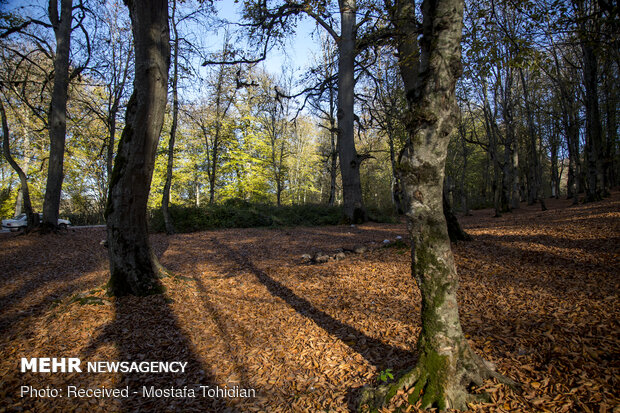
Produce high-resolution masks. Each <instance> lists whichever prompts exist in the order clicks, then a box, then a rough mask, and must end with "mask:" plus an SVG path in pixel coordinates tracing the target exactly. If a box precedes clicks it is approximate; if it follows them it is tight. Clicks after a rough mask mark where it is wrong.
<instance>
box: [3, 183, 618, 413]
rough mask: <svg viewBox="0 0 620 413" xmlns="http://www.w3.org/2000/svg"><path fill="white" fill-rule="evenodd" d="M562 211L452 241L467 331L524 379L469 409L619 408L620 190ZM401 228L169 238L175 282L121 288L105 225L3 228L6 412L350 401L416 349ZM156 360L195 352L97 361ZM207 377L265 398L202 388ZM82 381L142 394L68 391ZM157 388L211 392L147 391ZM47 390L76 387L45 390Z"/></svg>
mask: <svg viewBox="0 0 620 413" xmlns="http://www.w3.org/2000/svg"><path fill="white" fill-rule="evenodd" d="M547 206H548V207H549V210H548V211H545V212H541V211H540V210H539V207H538V206H531V207H526V206H523V207H522V208H521V209H520V210H518V211H516V212H514V213H511V214H505V215H504V216H503V217H501V218H492V217H491V215H492V212H491V211H490V210H482V211H474V213H473V216H469V217H463V218H462V223H463V225H464V227H465V229H466V230H467V231H468V232H469V233H470V234H471V235H472V236H473V241H471V242H465V243H459V244H458V245H453V247H454V253H455V256H456V262H457V265H458V270H459V274H460V278H461V285H460V290H459V298H460V312H461V322H462V325H463V329H464V331H465V333H466V335H467V337H468V338H469V340H470V343H471V345H472V346H473V348H474V349H475V350H476V352H477V353H478V354H480V355H482V356H483V357H484V358H486V359H487V360H489V361H491V362H492V363H494V364H495V366H496V368H497V370H498V371H500V372H501V373H503V374H505V375H507V376H509V377H511V378H513V379H514V380H517V381H519V382H521V383H522V384H523V391H522V393H521V394H517V393H514V392H512V391H511V390H509V389H508V388H506V387H504V386H503V385H501V384H497V383H495V382H493V381H488V382H487V383H486V384H485V386H484V387H483V388H482V390H484V391H486V392H488V393H490V395H491V396H492V402H491V403H486V404H477V405H471V408H472V410H474V411H488V412H505V411H526V412H530V411H553V412H573V411H585V412H597V413H598V412H600V413H604V412H612V411H613V412H619V411H620V407H618V406H619V405H620V394H619V391H620V305H619V297H618V292H619V291H620V288H619V287H620V285H619V284H620V277H619V276H620V193H618V192H614V194H613V196H612V197H611V198H608V199H605V200H604V201H602V202H598V203H593V204H586V205H583V204H581V205H577V206H570V202H569V201H565V200H547ZM397 235H400V236H403V237H405V236H406V228H405V224H367V225H360V226H358V227H349V226H333V227H314V228H290V229H235V230H223V231H211V232H199V233H193V234H182V235H174V236H165V235H161V234H158V235H153V237H152V242H153V245H154V249H155V251H156V253H157V254H158V256H160V257H161V262H162V264H164V266H166V267H167V268H168V269H169V270H171V271H172V272H173V273H174V274H175V277H170V278H164V279H163V280H162V282H163V284H164V285H165V286H166V287H167V291H166V293H165V294H163V295H157V296H151V297H146V298H136V297H126V298H120V299H111V298H109V297H107V296H106V295H105V294H104V289H103V286H104V284H105V282H106V281H107V278H108V273H107V265H108V264H107V260H106V250H105V249H104V248H103V247H102V246H101V245H100V241H101V240H102V239H103V238H104V237H105V232H104V229H101V228H93V229H79V230H74V231H69V232H68V233H62V234H56V235H47V236H40V235H25V236H23V235H18V234H1V235H0V412H2V411H20V410H22V411H37V412H48V411H89V412H90V411H145V412H146V411H148V412H151V411H232V412H253V411H264V412H278V411H283V412H301V411H308V412H319V411H334V412H338V411H349V409H351V408H352V406H353V400H354V399H355V397H356V396H357V395H358V394H359V389H360V388H361V387H362V386H364V385H366V384H369V383H376V382H377V380H378V377H379V376H380V372H382V371H385V370H386V369H391V370H392V371H393V372H394V374H396V372H398V371H400V370H402V369H405V368H407V367H410V366H412V365H413V364H414V363H415V360H416V352H415V344H416V338H417V335H418V333H419V331H420V321H419V315H420V294H419V290H418V288H417V287H416V286H415V284H414V281H413V280H412V279H411V276H410V253H409V251H408V249H407V248H405V247H402V246H398V244H396V245H395V246H392V247H382V246H381V245H382V241H383V240H384V239H390V240H394V239H395V237H396V236H397ZM373 243H374V244H373ZM356 245H364V246H367V247H370V248H369V251H367V252H365V253H361V254H347V255H346V257H345V258H343V259H341V260H331V261H329V262H326V263H323V264H312V263H307V262H304V261H303V260H302V258H301V256H302V254H304V253H310V254H311V253H314V252H317V251H318V250H321V251H323V252H326V253H330V254H331V253H335V252H336V251H337V250H338V249H339V248H353V247H354V246H356ZM22 357H26V358H31V357H57V358H60V357H77V358H80V359H81V360H82V364H81V366H82V369H83V371H84V372H83V373H61V372H59V373H30V372H28V373H21V372H20V359H21V358H22ZM144 360H146V361H180V362H187V363H188V364H187V367H186V370H185V372H184V373H183V374H174V373H87V372H85V369H86V363H87V362H92V361H106V362H111V361H129V362H132V361H144ZM201 385H202V386H209V388H210V389H215V388H216V386H219V387H220V389H224V388H227V389H228V390H232V391H233V392H235V391H238V393H237V395H239V396H242V395H243V394H242V392H241V390H242V389H253V390H254V391H255V397H246V398H244V397H231V398H224V397H208V396H209V394H208V391H207V394H206V397H202V392H201V389H200V388H199V387H198V386H201ZM22 386H27V387H25V388H24V387H22ZM68 386H76V387H77V388H83V389H96V388H102V387H105V388H107V389H112V388H125V387H126V386H129V391H130V392H131V393H130V394H129V397H119V398H92V397H91V398H88V397H84V398H70V397H67V396H68V393H67V389H68ZM151 386H153V387H154V388H159V389H170V388H173V387H174V388H175V389H179V391H183V389H184V387H185V388H187V389H197V391H196V393H195V397H186V398H184V397H159V398H157V397H144V396H145V394H143V393H142V391H143V387H145V388H146V390H147V393H148V391H150V390H149V389H151ZM46 388H49V389H58V390H59V394H60V395H61V396H64V397H30V396H29V395H30V394H33V393H32V392H33V390H32V389H46ZM203 389H207V387H203ZM22 391H24V392H25V394H24V397H20V392H22ZM134 391H135V392H138V393H137V394H133V392H134ZM185 394H186V395H187V394H188V393H185ZM40 395H41V394H40ZM146 396H148V394H146ZM216 396H217V395H216ZM219 396H221V393H220V395H219ZM399 400H400V401H399V402H398V403H400V402H402V401H403V400H404V397H401V398H400V399H399ZM410 409H411V410H412V411H415V408H413V407H410Z"/></svg>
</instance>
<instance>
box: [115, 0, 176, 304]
mask: <svg viewBox="0 0 620 413" xmlns="http://www.w3.org/2000/svg"><path fill="white" fill-rule="evenodd" d="M125 2H126V3H127V4H128V6H129V14H130V17H131V22H132V30H133V36H134V45H135V52H136V53H135V71H136V73H135V78H134V92H133V94H132V96H131V99H130V101H129V105H128V106H127V115H126V125H125V128H124V129H123V133H122V135H121V139H120V142H119V148H118V154H117V155H116V159H115V161H114V170H113V172H112V179H111V180H110V190H109V196H108V204H107V207H106V219H107V229H108V253H109V257H110V283H109V288H110V290H111V292H112V293H113V294H114V295H117V296H121V295H127V294H134V295H148V294H155V293H158V292H160V291H161V289H162V287H161V284H160V283H159V282H158V280H157V278H158V275H160V273H161V272H162V271H163V268H162V267H161V266H160V265H159V262H158V261H157V258H156V257H155V255H154V254H153V252H152V250H151V246H150V244H149V238H148V228H147V219H146V206H147V201H148V196H149V190H150V187H151V179H152V177H153V168H154V164H155V155H156V152H157V144H158V142H159V135H160V133H161V129H162V124H163V120H164V113H165V111H166V99H167V93H168V68H169V66H170V43H169V37H170V33H169V27H168V7H167V2H166V0H125Z"/></svg>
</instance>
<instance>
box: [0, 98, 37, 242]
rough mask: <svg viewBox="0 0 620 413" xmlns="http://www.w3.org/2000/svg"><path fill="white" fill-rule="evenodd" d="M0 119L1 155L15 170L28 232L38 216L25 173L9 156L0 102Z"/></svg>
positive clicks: (8, 143)
mask: <svg viewBox="0 0 620 413" xmlns="http://www.w3.org/2000/svg"><path fill="white" fill-rule="evenodd" d="M0 119H1V120H2V154H3V155H4V158H5V159H6V160H7V162H8V163H9V165H11V168H13V169H14V170H15V172H16V173H17V176H19V182H20V184H21V189H20V191H21V196H22V202H23V207H24V211H25V214H26V222H27V224H26V225H27V227H26V230H27V231H29V230H30V229H32V227H34V226H35V225H37V224H38V223H39V216H38V215H37V214H35V213H34V212H33V211H32V202H31V201H30V191H29V190H28V178H27V176H26V173H25V172H24V171H23V170H22V168H20V166H19V164H18V163H17V162H15V160H14V159H13V156H12V155H11V148H10V139H9V124H8V122H7V119H6V112H5V110H4V105H3V104H2V102H1V101H0Z"/></svg>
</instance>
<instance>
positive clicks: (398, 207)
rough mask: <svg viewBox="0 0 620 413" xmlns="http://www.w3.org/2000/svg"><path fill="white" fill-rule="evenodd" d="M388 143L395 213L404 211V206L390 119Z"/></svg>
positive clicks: (398, 213) (399, 213)
mask: <svg viewBox="0 0 620 413" xmlns="http://www.w3.org/2000/svg"><path fill="white" fill-rule="evenodd" d="M388 125H390V127H389V128H388V131H387V135H388V145H389V148H390V166H391V167H392V203H393V205H394V212H396V214H397V215H401V214H404V213H405V207H404V205H403V196H402V189H401V188H402V184H401V181H400V175H399V173H398V166H397V164H396V150H395V148H394V128H393V127H391V121H390V120H388Z"/></svg>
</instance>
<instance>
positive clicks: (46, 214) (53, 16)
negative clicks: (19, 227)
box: [43, 0, 73, 228]
mask: <svg viewBox="0 0 620 413" xmlns="http://www.w3.org/2000/svg"><path fill="white" fill-rule="evenodd" d="M60 5H61V6H60V7H61V8H60V16H59V15H58V1H56V0H50V2H49V6H48V15H49V18H50V22H51V23H52V27H53V28H54V35H55V37H56V55H55V56H54V86H53V88H52V99H51V102H50V109H49V115H48V128H49V136H50V155H49V161H48V168H47V183H46V187H45V199H44V201H43V223H44V224H45V226H47V227H48V228H56V226H57V225H58V211H59V209H60V194H61V191H62V181H63V179H64V172H63V163H64V156H65V135H66V132H67V93H68V90H69V53H70V50H71V46H70V42H71V22H72V20H73V0H62V1H61V2H60Z"/></svg>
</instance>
